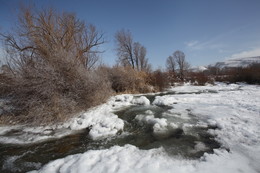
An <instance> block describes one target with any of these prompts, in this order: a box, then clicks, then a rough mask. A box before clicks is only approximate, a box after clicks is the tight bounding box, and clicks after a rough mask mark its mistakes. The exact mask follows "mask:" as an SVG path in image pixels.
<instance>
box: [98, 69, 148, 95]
mask: <svg viewBox="0 0 260 173" xmlns="http://www.w3.org/2000/svg"><path fill="white" fill-rule="evenodd" d="M99 70H100V71H102V73H103V75H104V76H107V78H108V79H109V81H110V83H111V86H112V89H113V90H114V91H115V92H117V93H125V92H128V93H145V92H151V89H150V87H149V86H148V74H147V73H146V72H142V71H136V70H134V69H133V68H131V67H121V66H119V67H113V68H110V67H105V66H103V67H100V68H99Z"/></svg>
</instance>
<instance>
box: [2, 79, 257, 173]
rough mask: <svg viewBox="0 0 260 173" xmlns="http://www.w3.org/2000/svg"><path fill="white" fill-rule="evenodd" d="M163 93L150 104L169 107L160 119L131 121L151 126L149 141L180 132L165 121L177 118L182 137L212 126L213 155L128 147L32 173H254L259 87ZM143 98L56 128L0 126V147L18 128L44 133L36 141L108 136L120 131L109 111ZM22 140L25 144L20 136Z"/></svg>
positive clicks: (200, 147) (150, 115)
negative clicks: (78, 134)
mask: <svg viewBox="0 0 260 173" xmlns="http://www.w3.org/2000/svg"><path fill="white" fill-rule="evenodd" d="M169 91H170V92H174V93H176V94H174V95H164V96H156V98H155V100H154V101H153V103H152V105H157V106H168V107H169V110H168V111H166V112H164V113H163V115H162V117H160V118H158V117H156V116H155V113H154V112H153V111H151V110H148V111H146V112H145V113H144V114H139V115H137V116H136V117H135V120H136V121H138V122H139V123H144V124H147V125H150V126H152V129H153V132H154V135H155V136H156V135H158V136H161V135H163V134H167V132H169V131H170V130H172V129H176V128H180V124H176V123H174V122H172V121H169V120H168V118H169V117H170V118H173V119H174V118H178V119H182V121H183V122H182V126H181V128H182V129H183V130H184V133H191V134H192V133H193V132H192V131H189V130H190V129H191V127H192V126H201V127H207V126H217V127H218V128H216V129H210V130H209V131H208V132H209V133H211V134H213V135H215V136H216V140H217V141H218V142H220V143H221V145H222V146H221V148H219V149H214V153H213V154H207V153H205V154H204V155H203V156H202V157H201V158H200V159H197V160H189V159H186V158H183V157H181V156H172V155H168V154H167V152H166V151H165V150H164V149H163V148H155V149H149V150H141V149H139V148H137V147H135V146H132V145H129V144H128V145H125V146H113V147H111V148H109V149H103V150H89V151H86V152H85V153H82V154H75V155H70V156H67V157H65V158H61V159H58V160H54V161H51V162H49V163H48V164H46V165H45V166H43V167H42V168H41V169H40V170H38V171H33V172H42V173H44V172H48V173H52V172H53V173H56V172H68V173H69V172H78V173H80V172H93V173H95V172H134V173H136V172H166V173H167V172H179V173H187V172H189V173H208V172H210V173H229V172H245V173H258V172H260V165H259V163H260V121H259V120H260V99H259V98H260V86H257V85H245V84H231V85H227V84H224V83H217V85H214V86H213V85H207V86H191V85H190V84H185V85H184V86H179V87H175V88H171V89H169ZM196 93H200V94H196ZM146 99H147V98H145V97H144V96H143V97H142V96H141V97H140V96H133V95H120V96H114V97H111V98H110V99H109V100H108V102H107V103H105V104H103V105H101V106H98V107H96V108H93V109H91V110H89V111H88V112H85V113H82V114H80V115H79V116H78V117H76V118H74V119H72V120H71V121H69V122H67V123H65V124H61V125H59V126H57V127H48V128H45V129H44V128H39V129H37V128H36V129H35V128H32V129H29V128H25V127H13V128H12V127H1V128H0V130H1V132H0V133H1V134H0V135H1V136H0V142H6V141H8V140H11V139H9V138H7V137H6V138H4V134H7V133H10V132H11V131H12V130H14V128H15V129H21V128H23V132H24V133H26V134H27V135H28V133H32V131H34V130H35V131H34V132H35V133H37V134H38V133H39V134H41V132H44V131H45V134H41V135H42V136H41V137H42V138H44V137H45V136H46V138H48V137H56V136H55V134H56V133H57V134H59V133H58V130H57V129H60V131H61V132H60V133H61V134H62V133H63V130H64V129H67V133H69V132H71V131H75V130H80V129H84V128H89V129H90V134H89V135H90V137H91V138H92V139H94V140H96V139H100V138H106V137H108V136H113V135H116V134H117V133H118V132H119V131H120V130H122V129H123V127H124V122H123V120H121V119H119V118H118V117H117V115H115V114H114V113H113V112H114V111H115V110H120V109H122V108H124V107H127V106H131V105H134V104H136V105H139V104H141V105H144V106H145V105H148V102H147V100H146ZM148 101H149V100H148ZM149 104H150V102H149ZM193 118H194V119H198V122H196V124H192V123H191V121H193ZM14 133H15V132H14ZM192 135H193V134H192ZM20 138H22V137H20ZM20 138H18V137H17V136H16V138H13V139H12V140H14V141H13V142H14V143H15V142H17V141H15V140H18V139H19V140H20V141H21V140H22V139H20ZM24 138H25V139H24V140H27V139H26V138H27V137H26V135H25V136H24ZM9 142H10V141H9ZM30 142H34V140H31V141H30ZM206 149H207V148H206V146H205V145H204V144H203V143H201V142H197V143H196V145H195V147H194V152H196V151H204V150H206ZM226 149H228V150H226ZM191 152H192V151H191Z"/></svg>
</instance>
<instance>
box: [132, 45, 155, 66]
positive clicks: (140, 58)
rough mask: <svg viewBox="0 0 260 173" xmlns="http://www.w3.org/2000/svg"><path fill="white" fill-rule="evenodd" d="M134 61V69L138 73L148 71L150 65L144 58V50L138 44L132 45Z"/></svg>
mask: <svg viewBox="0 0 260 173" xmlns="http://www.w3.org/2000/svg"><path fill="white" fill-rule="evenodd" d="M134 59H135V66H136V69H137V70H139V71H150V70H151V65H150V64H149V63H148V59H147V58H146V48H145V47H144V46H142V45H141V44H140V43H139V42H135V43H134Z"/></svg>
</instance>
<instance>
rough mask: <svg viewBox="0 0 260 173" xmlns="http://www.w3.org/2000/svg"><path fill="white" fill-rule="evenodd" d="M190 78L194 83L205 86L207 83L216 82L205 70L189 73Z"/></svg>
mask: <svg viewBox="0 0 260 173" xmlns="http://www.w3.org/2000/svg"><path fill="white" fill-rule="evenodd" d="M188 79H189V80H190V82H192V83H193V84H194V85H200V86H203V85H205V84H206V83H210V84H213V83H214V80H213V79H212V78H211V77H210V76H209V75H207V74H206V73H204V72H191V73H189V75H188Z"/></svg>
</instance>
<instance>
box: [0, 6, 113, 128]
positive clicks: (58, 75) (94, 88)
mask: <svg viewBox="0 0 260 173" xmlns="http://www.w3.org/2000/svg"><path fill="white" fill-rule="evenodd" d="M2 37H3V38H4V39H5V44H6V46H7V51H8V53H9V61H8V64H7V65H6V66H5V70H2V73H1V74H0V88H1V93H0V94H1V96H2V97H5V98H6V97H9V98H10V102H9V104H10V105H11V106H12V107H13V108H14V109H12V111H9V113H6V114H5V115H1V116H11V117H13V119H15V121H16V122H18V123H31V124H44V123H48V124H49V123H54V122H57V121H63V120H66V119H67V118H69V117H70V116H71V115H72V114H74V113H76V112H78V111H81V110H83V109H86V108H89V107H91V106H94V105H97V104H99V103H101V102H103V101H104V100H105V99H106V98H107V97H108V96H109V95H110V94H111V86H110V83H109V80H108V79H107V78H105V77H103V76H101V75H100V73H98V72H97V71H96V70H94V69H93V67H94V65H95V63H96V61H97V54H96V53H97V51H96V50H95V48H96V47H97V46H98V45H100V44H102V43H104V41H103V39H102V34H100V33H99V32H97V30H96V29H95V27H94V26H93V25H85V24H84V22H82V21H80V20H78V19H76V17H75V15H73V14H68V13H62V14H58V13H56V12H54V11H53V10H51V9H50V10H44V11H42V12H39V13H34V12H32V11H31V10H30V9H23V10H22V15H21V17H20V23H19V32H16V33H12V34H8V35H4V34H2ZM6 119H8V118H6Z"/></svg>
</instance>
